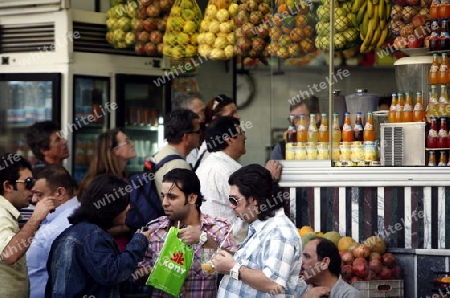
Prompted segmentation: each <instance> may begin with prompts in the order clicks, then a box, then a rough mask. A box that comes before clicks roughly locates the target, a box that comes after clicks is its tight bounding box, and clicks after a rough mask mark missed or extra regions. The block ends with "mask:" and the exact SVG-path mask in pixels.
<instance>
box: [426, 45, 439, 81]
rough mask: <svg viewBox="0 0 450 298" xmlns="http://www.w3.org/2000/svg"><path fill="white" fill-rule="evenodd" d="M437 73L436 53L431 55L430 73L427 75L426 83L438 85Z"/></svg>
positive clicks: (437, 58) (437, 60)
mask: <svg viewBox="0 0 450 298" xmlns="http://www.w3.org/2000/svg"><path fill="white" fill-rule="evenodd" d="M438 72H439V57H438V54H437V53H433V63H432V64H431V67H430V72H429V73H428V82H429V83H430V84H431V85H435V84H439V78H438Z"/></svg>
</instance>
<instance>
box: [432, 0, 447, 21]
mask: <svg viewBox="0 0 450 298" xmlns="http://www.w3.org/2000/svg"><path fill="white" fill-rule="evenodd" d="M439 18H450V5H449V3H448V1H447V0H442V1H441V0H433V1H432V2H431V5H430V19H439Z"/></svg>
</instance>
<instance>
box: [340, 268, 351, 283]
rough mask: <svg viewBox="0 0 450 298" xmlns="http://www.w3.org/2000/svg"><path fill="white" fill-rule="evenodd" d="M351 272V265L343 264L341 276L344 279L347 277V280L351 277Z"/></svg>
mask: <svg viewBox="0 0 450 298" xmlns="http://www.w3.org/2000/svg"><path fill="white" fill-rule="evenodd" d="M352 273H353V268H352V265H344V266H342V268H341V274H342V277H343V278H344V279H347V280H349V279H351V278H352Z"/></svg>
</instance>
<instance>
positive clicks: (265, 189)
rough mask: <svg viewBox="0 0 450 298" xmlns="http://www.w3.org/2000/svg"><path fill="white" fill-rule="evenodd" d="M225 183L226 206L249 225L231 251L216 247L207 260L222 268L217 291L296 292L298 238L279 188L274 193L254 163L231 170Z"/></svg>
mask: <svg viewBox="0 0 450 298" xmlns="http://www.w3.org/2000/svg"><path fill="white" fill-rule="evenodd" d="M228 183H229V184H230V196H229V201H230V207H231V208H232V209H233V210H234V213H235V214H236V216H238V217H240V218H241V219H242V220H245V221H246V222H248V223H249V224H250V225H249V231H248V235H247V237H246V238H245V240H244V242H243V243H242V244H241V245H240V246H239V249H238V251H237V252H236V253H235V254H234V256H233V255H231V254H230V253H228V252H226V251H225V250H221V251H219V252H218V253H217V255H216V257H215V258H214V259H213V261H212V262H213V265H214V266H215V269H216V271H217V272H219V273H223V274H225V276H224V278H223V279H222V282H221V283H220V288H219V292H218V295H217V297H219V298H222V297H223V298H238V297H269V296H270V297H297V295H296V294H297V293H298V292H299V290H300V284H299V274H300V267H301V241H300V236H299V234H298V231H297V228H296V227H295V225H294V224H293V223H292V222H291V221H290V220H289V218H288V217H287V216H286V215H285V214H284V210H283V205H284V202H285V200H284V198H283V197H282V194H283V192H278V193H275V190H278V187H277V186H276V184H274V182H273V181H272V177H271V175H270V172H269V171H268V170H267V169H265V168H264V167H262V166H260V165H256V164H252V165H249V166H246V167H242V168H240V169H239V170H237V171H236V172H234V173H233V174H232V175H231V176H230V178H229V180H228ZM278 295H279V296H278Z"/></svg>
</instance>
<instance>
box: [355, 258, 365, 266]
mask: <svg viewBox="0 0 450 298" xmlns="http://www.w3.org/2000/svg"><path fill="white" fill-rule="evenodd" d="M360 263H367V261H366V259H364V258H356V259H355V260H354V261H353V264H352V265H356V264H360Z"/></svg>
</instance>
